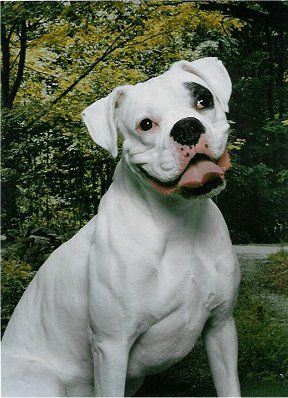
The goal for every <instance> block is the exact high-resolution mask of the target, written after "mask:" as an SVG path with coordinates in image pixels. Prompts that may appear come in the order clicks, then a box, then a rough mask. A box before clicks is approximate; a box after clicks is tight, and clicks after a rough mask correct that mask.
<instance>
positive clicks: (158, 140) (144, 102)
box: [82, 57, 231, 196]
mask: <svg viewBox="0 0 288 398" xmlns="http://www.w3.org/2000/svg"><path fill="white" fill-rule="evenodd" d="M230 94H231V81H230V78H229V75H228V73H227V71H226V69H225V67H224V66H223V64H222V62H221V61H219V60H218V59H217V58H210V57H209V58H202V59H199V60H197V61H193V62H188V61H179V62H176V63H174V64H173V65H172V66H171V68H170V69H169V70H168V71H167V72H165V73H164V74H162V75H160V76H158V77H155V78H153V79H150V80H148V81H146V82H144V83H139V84H136V85H135V86H130V85H128V86H121V87H117V88H116V89H114V90H113V92H112V93H111V94H109V95H108V96H107V97H106V98H103V99H100V100H98V101H96V102H95V103H94V104H92V105H90V106H89V107H88V108H86V109H85V110H84V111H83V113H82V117H83V120H84V122H85V123H86V125H87V127H88V130H89V132H90V134H91V136H92V138H93V139H94V141H95V142H96V143H97V144H98V145H100V146H102V147H103V148H105V149H107V150H108V151H109V152H110V153H111V154H112V156H114V157H116V156H117V132H119V134H120V135H121V136H122V138H123V157H124V159H125V161H126V162H127V164H128V165H129V166H130V168H131V169H132V170H133V171H134V172H135V173H136V176H138V177H139V178H140V179H141V180H142V181H144V182H145V181H146V183H149V184H150V186H152V187H154V189H155V190H157V191H158V192H160V193H162V194H171V193H180V194H183V195H184V196H199V195H206V196H207V195H209V196H213V195H214V194H216V193H218V192H219V191H220V190H221V189H222V188H223V186H224V174H225V171H226V170H228V169H229V167H230V159H229V155H228V152H227V150H226V144H227V137H228V129H229V125H228V123H227V119H226V114H225V113H226V112H228V101H229V98H230Z"/></svg>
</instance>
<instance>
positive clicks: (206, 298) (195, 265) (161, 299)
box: [129, 238, 225, 374]
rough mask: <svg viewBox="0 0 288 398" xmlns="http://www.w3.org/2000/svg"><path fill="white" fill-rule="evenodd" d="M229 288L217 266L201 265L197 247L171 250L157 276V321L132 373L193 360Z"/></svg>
mask: <svg viewBox="0 0 288 398" xmlns="http://www.w3.org/2000/svg"><path fill="white" fill-rule="evenodd" d="M223 284H225V281H224V280H223V275H221V273H220V274H219V273H218V272H217V271H216V267H215V264H214V262H213V260H212V259H211V260H210V262H209V261H207V262H206V263H205V262H204V261H203V260H201V258H200V257H199V256H198V255H197V254H196V252H195V250H194V248H193V245H191V241H185V239H184V238H183V239H182V240H181V243H180V242H179V241H178V242H175V244H172V243H171V244H168V245H167V247H166V248H165V252H164V254H163V257H162V259H161V264H160V265H159V267H158V273H157V280H156V276H155V282H154V286H155V288H157V294H154V295H153V297H154V302H153V309H151V312H152V313H153V318H154V320H155V321H154V323H153V324H152V325H151V326H150V327H149V328H148V329H147V330H146V331H145V332H144V333H143V334H142V335H141V336H140V337H139V339H138V340H137V341H136V343H135V345H134V346H133V348H132V351H131V355H130V358H131V360H130V365H129V367H130V370H129V373H130V374H139V373H140V374H142V373H145V374H151V373H154V372H158V371H159V370H162V369H164V368H167V367H169V366H171V365H172V364H174V363H176V362H177V361H179V360H180V359H182V358H183V357H184V356H185V355H187V354H188V353H189V352H190V351H191V349H192V347H193V345H194V344H195V342H196V340H197V338H198V337H199V335H200V333H201V331H202V329H203V326H204V324H205V322H206V321H207V319H208V318H209V316H210V312H211V311H212V310H213V308H215V307H216V306H218V305H220V304H221V302H222V301H224V300H225V297H224V296H222V294H221V291H222V290H223V289H222V285H223Z"/></svg>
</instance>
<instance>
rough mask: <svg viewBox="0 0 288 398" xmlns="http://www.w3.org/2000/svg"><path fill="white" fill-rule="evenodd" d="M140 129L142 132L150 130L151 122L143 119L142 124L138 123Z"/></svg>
mask: <svg viewBox="0 0 288 398" xmlns="http://www.w3.org/2000/svg"><path fill="white" fill-rule="evenodd" d="M139 126H140V129H141V130H143V131H148V130H151V129H152V127H153V122H152V120H150V119H143V120H142V122H140V125H139Z"/></svg>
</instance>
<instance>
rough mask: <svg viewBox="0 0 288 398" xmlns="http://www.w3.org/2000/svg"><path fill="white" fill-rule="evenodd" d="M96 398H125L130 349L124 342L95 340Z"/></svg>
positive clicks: (93, 352)
mask: <svg viewBox="0 0 288 398" xmlns="http://www.w3.org/2000/svg"><path fill="white" fill-rule="evenodd" d="M92 354H93V362H94V389H95V396H96V397H123V396H124V392H125V380H126V372H127V363H128V354H129V349H128V347H127V344H126V343H125V342H123V341H117V340H115V341H111V340H110V339H107V340H101V341H99V340H98V339H97V340H95V339H93V343H92Z"/></svg>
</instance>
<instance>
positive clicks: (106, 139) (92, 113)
mask: <svg viewBox="0 0 288 398" xmlns="http://www.w3.org/2000/svg"><path fill="white" fill-rule="evenodd" d="M128 87H129V86H120V87H117V88H115V89H114V90H113V91H112V93H110V94H109V95H108V96H107V97H105V98H102V99H100V100H98V101H96V102H94V103H93V104H92V105H90V106H88V108H86V109H84V111H83V112H82V113H81V116H82V119H83V121H84V123H85V124H86V126H87V128H88V131H89V133H90V135H91V137H92V138H93V140H94V141H95V142H96V144H98V145H100V146H101V147H102V148H104V149H106V150H107V151H109V152H110V153H111V155H112V156H113V157H114V158H116V157H117V153H118V147H117V126H116V120H115V116H116V115H115V113H116V112H115V111H116V107H117V101H118V100H119V99H120V97H121V96H122V95H123V94H125V92H126V90H127V89H128Z"/></svg>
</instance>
